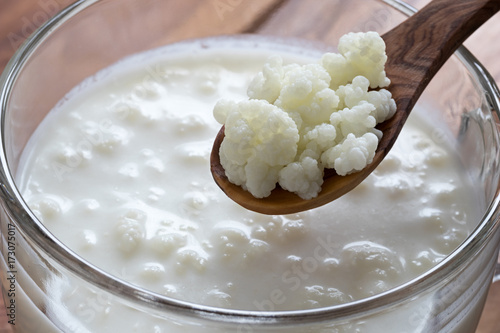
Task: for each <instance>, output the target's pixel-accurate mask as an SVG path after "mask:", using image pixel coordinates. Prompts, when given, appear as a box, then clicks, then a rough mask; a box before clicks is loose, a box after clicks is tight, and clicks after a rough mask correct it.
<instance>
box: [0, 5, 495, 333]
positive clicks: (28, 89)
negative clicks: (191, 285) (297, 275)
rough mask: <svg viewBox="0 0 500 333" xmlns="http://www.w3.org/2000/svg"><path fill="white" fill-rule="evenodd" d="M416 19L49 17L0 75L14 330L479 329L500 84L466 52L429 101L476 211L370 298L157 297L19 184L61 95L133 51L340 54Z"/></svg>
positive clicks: (7, 277)
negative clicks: (463, 235) (218, 300)
mask: <svg viewBox="0 0 500 333" xmlns="http://www.w3.org/2000/svg"><path fill="white" fill-rule="evenodd" d="M313 4H314V5H313ZM325 13H327V14H326V15H325ZM411 13H412V8H411V7H409V6H407V5H406V4H405V3H403V2H399V1H375V0H374V1H366V0H356V1H355V0H353V1H337V0H321V1H319V0H318V1H315V2H314V3H313V2H299V1H295V2H294V1H291V2H283V1H272V0H268V1H259V2H250V1H241V0H218V1H201V0H200V1H196V0H185V1H182V2H180V1H175V0H162V1H159V0H100V1H99V0H81V1H76V2H75V3H74V4H72V5H70V6H69V7H67V8H66V9H64V10H63V11H61V12H60V13H59V14H57V15H56V16H55V17H54V18H52V19H51V20H49V21H48V22H47V23H46V24H45V25H43V26H42V27H41V28H40V29H38V30H37V31H36V32H35V33H34V34H33V35H32V36H31V37H30V38H29V39H28V40H27V41H26V42H25V43H24V44H23V45H22V46H21V47H20V49H19V50H18V51H17V53H16V54H15V55H14V57H13V58H12V60H11V61H10V62H9V64H8V65H7V67H6V69H5V71H4V72H3V74H2V76H1V78H0V89H1V90H0V107H1V126H0V138H1V140H2V150H1V153H0V158H1V170H0V183H1V184H2V186H1V198H2V206H3V211H2V214H1V217H2V220H1V229H2V233H1V237H2V254H3V255H2V258H1V261H0V263H1V266H2V270H1V271H2V283H3V296H4V300H5V304H6V306H7V314H8V317H9V318H10V320H15V324H16V325H15V326H13V328H15V330H16V332H35V331H37V332H91V331H103V332H115V331H122V332H136V331H140V332H369V333H371V332H373V333H375V332H398V333H404V332H464V333H470V332H473V331H474V330H475V327H476V326H477V322H478V320H479V317H480V314H481V311H482V307H483V305H484V301H485V298H486V294H487V292H488V289H489V285H490V283H491V281H492V278H493V277H494V271H495V267H496V262H497V257H498V247H499V246H498V245H499V237H500V232H499V230H498V214H499V208H498V200H499V197H498V191H499V188H498V177H499V170H500V168H499V167H498V161H499V160H500V158H499V157H500V156H499V132H498V112H499V110H500V108H499V105H500V103H499V93H498V89H497V88H496V86H495V83H494V80H493V79H492V78H491V77H490V75H489V74H488V73H487V71H486V70H485V69H484V68H483V66H482V65H481V64H480V63H479V62H478V61H477V60H476V59H475V58H474V56H473V55H471V54H470V53H469V52H468V51H467V50H466V49H465V48H463V47H462V48H460V49H459V51H457V53H456V55H455V56H454V57H453V59H450V61H448V62H447V64H446V65H445V66H444V67H443V69H442V70H441V71H440V72H439V73H438V75H437V76H436V77H435V79H434V80H433V81H432V82H431V84H430V86H429V87H428V89H427V90H426V92H425V93H424V95H423V96H422V103H426V104H427V105H431V106H432V107H435V108H436V109H438V110H441V111H442V114H440V116H439V119H440V122H441V125H443V126H445V127H447V128H448V129H449V131H450V133H452V134H453V140H454V142H455V144H456V146H457V149H458V151H459V154H460V158H461V161H462V163H463V166H464V167H465V168H466V170H467V171H468V173H469V174H470V176H471V178H472V181H473V183H474V184H475V186H477V188H478V193H480V196H482V198H481V199H482V200H481V202H482V207H480V209H481V212H482V219H481V220H479V221H477V228H476V229H475V230H474V231H473V232H472V233H471V234H470V236H469V237H468V238H467V239H466V240H465V241H464V242H463V243H462V244H461V245H460V246H459V247H458V248H457V249H456V250H455V251H453V252H452V253H451V254H450V255H449V256H448V257H447V258H446V259H445V260H443V261H442V262H440V263H439V264H437V265H436V266H435V267H434V268H433V269H431V270H429V271H427V272H426V273H424V274H422V275H421V276H418V277H417V278H415V279H413V280H411V281H408V282H407V283H405V284H403V285H401V286H399V287H397V288H394V289H391V290H388V291H386V292H383V293H381V294H377V295H375V296H372V297H368V298H364V299H361V300H358V301H354V302H350V303H347V304H343V305H338V306H332V307H327V308H319V309H314V310H297V311H280V312H273V311H243V310H229V309H222V308H215V307H210V306H203V305H199V304H192V303H189V302H183V301H179V300H175V299H172V298H169V297H166V296H162V295H159V294H155V293H152V292H150V291H148V290H145V289H141V288H138V287H135V286H133V285H131V284H129V283H127V282H126V281H122V280H120V279H117V278H115V277H113V276H112V275H111V274H109V273H108V272H105V271H103V270H101V269H98V268H96V267H94V266H92V265H91V264H89V263H87V262H86V261H85V260H83V259H82V258H80V257H79V256H78V255H77V254H76V253H74V252H72V251H71V250H70V249H68V248H67V247H66V246H65V245H64V244H62V243H61V242H60V241H59V240H58V239H57V238H55V237H54V236H53V235H52V234H51V233H50V232H49V231H48V230H47V229H46V228H45V227H44V225H43V224H42V223H41V222H40V221H39V220H38V219H37V218H36V217H35V215H34V214H33V212H32V211H31V210H30V209H29V207H28V206H27V205H26V203H25V202H24V200H23V197H22V196H21V194H20V193H19V191H18V188H17V185H16V181H15V178H14V175H15V174H16V171H17V168H18V165H19V160H20V156H21V153H22V151H23V148H24V147H25V145H26V143H27V141H28V139H29V138H30V136H31V135H32V134H33V132H34V131H35V129H36V128H37V126H38V125H39V124H40V122H41V121H42V119H43V118H44V117H45V116H46V115H47V113H48V112H49V111H50V110H51V109H52V108H53V107H54V106H55V105H56V104H57V103H58V101H59V100H61V99H62V98H64V96H65V95H66V94H67V93H68V92H69V91H70V90H71V89H72V88H73V87H74V86H75V85H77V84H78V83H80V82H81V81H82V80H83V79H85V78H86V77H89V76H91V75H93V74H94V73H96V72H97V71H99V70H101V69H103V68H105V67H107V66H109V65H111V64H113V63H115V62H116V61H118V60H120V59H122V58H124V57H126V56H129V55H131V54H135V53H138V52H142V51H145V50H150V49H153V48H156V47H159V46H162V45H165V44H170V43H175V42H178V41H183V40H187V39H192V38H203V37H210V36H218V35H233V34H258V35H264V36H277V37H280V38H293V39H294V40H304V41H307V43H311V45H329V46H331V48H334V45H335V43H336V42H337V40H338V38H339V37H340V36H342V35H343V34H345V33H347V32H350V31H368V30H375V31H378V32H379V33H381V34H382V33H384V32H385V31H388V30H389V29H390V28H391V27H393V26H395V25H397V24H398V23H400V22H401V21H403V20H404V19H405V17H407V15H410V14H411ZM328 48H329V47H326V49H328ZM433 133H434V134H435V138H436V140H438V139H439V138H440V137H441V135H442V131H441V130H439V129H436V131H435V132H433ZM63 290H64V291H65V292H66V297H65V298H62V297H61V292H62V291H63ZM110 311H111V312H116V311H119V312H120V313H121V314H120V318H121V320H120V323H119V324H118V326H117V327H110V326H102V327H99V329H96V328H95V327H94V328H91V327H92V325H93V322H94V321H95V320H96V318H97V317H99V316H100V315H102V314H103V313H108V312H110ZM129 313H134V315H133V316H128V314H129ZM138 313H139V314H140V318H141V319H140V322H138V321H136V319H135V318H137V316H136V315H137V314H138Z"/></svg>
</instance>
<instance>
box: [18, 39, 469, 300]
mask: <svg viewBox="0 0 500 333" xmlns="http://www.w3.org/2000/svg"><path fill="white" fill-rule="evenodd" d="M229 44H230V43H229ZM229 44H227V45H226V44H224V45H222V44H220V43H219V44H218V43H214V45H215V47H207V44H203V45H202V46H200V45H199V44H197V43H194V44H192V45H190V44H186V45H185V46H183V47H175V48H173V47H170V48H169V47H167V48H165V49H163V50H160V51H156V52H155V53H150V54H148V55H141V56H138V57H135V58H132V59H130V60H128V61H125V62H122V63H119V64H118V65H116V66H114V67H112V68H111V69H108V70H105V71H103V72H101V73H99V74H98V75H97V76H96V77H94V78H91V79H89V80H87V81H85V82H84V83H83V84H82V85H81V86H80V87H78V88H76V89H75V90H74V91H73V92H72V93H71V94H70V95H69V96H68V97H67V98H66V99H65V100H64V101H63V102H62V103H60V105H58V106H57V107H56V109H55V110H53V111H52V113H51V114H50V115H49V116H48V117H47V119H46V120H45V121H44V123H43V124H42V126H41V127H40V128H39V129H38V131H37V133H36V134H35V135H34V137H33V139H32V140H31V142H30V144H29V145H28V148H27V149H26V151H25V154H24V156H23V163H22V164H23V165H22V167H21V172H20V174H19V177H18V178H19V179H20V180H21V190H22V192H23V195H24V197H25V199H26V201H27V202H28V204H29V206H30V207H31V209H32V210H33V211H34V212H35V213H36V215H37V216H38V217H39V218H40V219H41V220H42V222H43V223H44V224H45V225H46V226H47V228H48V229H49V230H50V231H51V232H52V233H54V235H55V236H56V237H58V238H59V239H60V240H61V241H62V242H64V243H65V244H66V245H67V246H69V247H70V248H71V249H73V250H74V251H76V252H77V253H78V254H79V255H81V256H82V257H83V258H84V259H86V260H88V261H90V262H91V263H93V264H95V265H96V266H98V267H100V268H103V269H104V270H106V271H108V272H110V273H111V274H113V275H116V276H118V277H120V278H123V279H125V280H127V281H129V282H131V283H133V284H136V285H139V286H142V287H144V288H147V289H150V290H153V291H155V292H158V293H160V294H163V295H167V296H171V297H174V298H177V299H181V300H186V301H191V302H196V303H201V304H206V305H213V306H218V307H225V308H232V309H247V310H294V309H308V308H317V307H322V306H329V305H335V304H341V303H345V302H349V301H351V300H356V299H361V298H364V297H368V296H371V295H375V294H377V293H380V292H382V291H385V290H388V289H390V288H392V287H395V286H398V285H400V284H402V283H404V282H407V281H409V280H411V279H412V278H415V277H417V276H418V275H419V274H421V273H423V272H425V271H427V270H428V269H429V268H431V267H433V266H434V265H436V264H437V263H439V262H440V261H441V260H442V259H443V258H444V257H445V256H446V255H447V254H449V253H450V252H451V251H452V250H453V249H455V248H456V247H457V246H458V245H459V244H460V243H461V242H462V241H463V240H464V239H465V238H466V237H467V235H468V234H469V233H470V232H471V230H472V229H473V228H474V227H475V224H476V221H478V212H477V211H476V208H475V207H474V203H475V199H474V197H475V196H474V194H473V193H474V192H473V190H472V188H471V186H470V185H469V184H468V183H467V182H464V179H466V178H467V176H466V175H465V174H464V172H463V171H462V170H461V169H460V167H459V166H458V163H457V159H456V156H455V153H454V152H453V151H452V149H450V148H449V147H448V145H446V144H445V143H444V142H443V140H437V141H436V140H434V138H435V137H436V136H433V135H431V131H432V130H433V129H434V128H433V127H431V126H428V125H427V124H425V123H424V122H422V121H421V120H420V119H419V118H422V117H425V110H417V111H414V112H413V114H412V116H411V117H410V119H409V120H408V122H407V124H406V125H405V128H404V130H403V132H402V133H401V136H400V138H399V139H398V141H397V143H396V145H395V146H394V148H393V149H392V151H391V153H390V154H389V156H388V157H387V158H386V159H385V160H384V161H383V162H382V163H381V165H380V166H379V167H378V168H377V169H376V171H375V172H374V173H373V174H372V175H371V176H370V177H368V178H367V179H366V180H365V181H364V182H363V183H362V184H361V185H360V186H358V187H357V188H356V189H355V190H353V191H352V192H351V193H349V194H347V195H345V196H344V197H342V198H340V199H338V200H336V201H335V202H332V203H330V204H328V205H326V206H324V207H321V208H319V209H315V210H313V211H308V212H303V213H300V214H294V215H287V216H266V215H260V214H257V213H253V212H250V211H247V210H245V209H243V208H241V207H239V206H238V205H236V204H235V203H233V202H232V201H231V200H230V199H228V198H227V197H226V196H225V195H224V194H223V193H222V191H221V190H220V189H219V188H218V187H217V185H216V184H215V183H214V181H213V180H212V177H211V175H210V169H209V155H210V151H211V147H212V144H213V140H214V138H215V135H216V133H217V132H218V130H219V129H220V125H219V124H218V123H217V122H216V121H215V120H214V119H213V116H212V109H213V106H214V105H215V103H216V102H217V101H218V100H219V99H221V98H227V99H232V100H236V101H237V100H242V99H245V98H247V97H246V87H247V86H248V83H249V81H250V80H251V79H252V77H253V76H254V75H255V74H256V73H257V72H258V71H260V70H261V69H262V65H263V63H264V61H265V60H266V58H267V56H268V55H269V51H268V50H266V48H265V47H262V48H263V49H259V48H254V47H253V46H252V45H250V44H248V45H244V47H241V45H239V46H238V47H236V48H231V47H230V46H229ZM273 52H274V53H276V52H277V51H276V50H273ZM282 56H283V57H284V58H285V60H286V61H288V62H289V61H297V60H298V59H302V61H306V60H308V61H315V59H313V60H311V59H310V58H308V57H306V56H301V55H297V54H294V55H292V54H290V53H288V52H285V51H283V52H282ZM439 138H442V137H441V136H439Z"/></svg>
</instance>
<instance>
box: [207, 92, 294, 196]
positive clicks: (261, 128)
mask: <svg viewBox="0 0 500 333" xmlns="http://www.w3.org/2000/svg"><path fill="white" fill-rule="evenodd" d="M214 115H215V117H216V119H218V120H223V121H222V122H223V123H225V133H224V134H225V138H224V141H223V142H222V144H221V146H220V160H221V164H222V166H223V167H224V170H225V171H226V175H227V176H228V179H229V181H231V182H232V183H234V184H237V185H241V186H243V187H244V188H245V189H247V190H248V191H250V193H252V195H254V196H255V197H258V198H262V197H266V196H268V195H269V194H270V192H271V190H272V189H274V187H275V184H276V182H277V181H278V172H279V170H280V169H282V168H283V167H284V166H285V165H287V164H289V163H291V162H293V161H294V159H295V155H296V154H297V143H298V141H299V133H298V129H297V126H296V125H295V122H294V121H293V120H292V119H291V118H290V116H289V115H288V114H287V113H286V112H284V111H283V110H281V109H280V108H278V107H277V106H275V105H273V104H269V102H267V101H266V100H248V101H241V102H239V103H234V102H230V101H220V102H218V103H217V105H216V106H215V108H214Z"/></svg>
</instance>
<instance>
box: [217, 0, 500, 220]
mask: <svg viewBox="0 0 500 333" xmlns="http://www.w3.org/2000/svg"><path fill="white" fill-rule="evenodd" d="M499 9H500V0H434V1H432V2H431V3H429V4H428V5H427V6H426V7H424V8H423V9H422V10H420V11H419V12H417V13H416V14H415V15H413V16H411V17H410V18H408V19H407V20H406V21H405V22H403V23H401V24H400V25H398V26H397V27H395V28H394V29H392V30H391V31H389V32H387V33H386V34H384V35H383V36H382V38H383V39H384V41H385V43H386V53H387V57H388V60H387V63H386V73H387V77H389V79H390V80H391V85H390V86H389V91H390V92H391V93H392V96H393V98H394V100H395V101H396V104H397V111H396V113H395V114H394V116H393V117H392V118H390V119H389V120H387V121H385V122H383V123H381V124H379V126H377V128H378V129H380V130H381V131H382V132H383V137H382V139H381V140H380V142H379V145H378V147H377V150H376V152H375V157H374V159H373V162H372V163H371V164H370V165H368V166H367V167H366V168H364V169H363V170H361V171H359V172H356V173H352V174H349V175H347V176H339V175H337V174H336V173H335V171H334V170H332V169H325V174H324V177H323V178H324V183H323V185H322V190H321V192H320V193H319V194H318V196H317V197H316V198H313V199H310V200H304V199H301V198H300V197H299V196H297V195H296V194H294V193H291V192H288V191H285V190H283V189H282V188H280V187H279V186H278V187H277V188H276V189H274V190H273V191H272V192H271V195H270V196H269V197H267V198H263V199H257V198H255V197H254V196H253V195H252V194H251V193H250V192H248V191H245V190H244V189H243V188H241V187H240V186H237V185H234V184H232V183H230V182H229V180H228V179H227V177H226V175H225V172H224V168H223V167H222V166H221V164H220V160H219V149H220V145H221V143H222V140H223V139H224V127H222V129H221V130H220V132H219V134H218V135H217V137H216V139H215V142H214V146H213V149H212V154H211V157H210V168H211V171H212V175H213V177H214V179H215V182H216V183H217V184H218V185H219V186H220V188H221V189H222V190H223V191H224V192H225V193H226V195H227V196H228V197H230V198H231V199H233V200H234V201H235V202H237V203H238V204H240V205H241V206H243V207H245V208H247V209H250V210H253V211H256V212H260V213H263V214H290V213H296V212H300V211H304V210H308V209H311V208H315V207H319V206H322V205H324V204H326V203H328V202H330V201H333V200H335V199H337V198H338V197H340V196H342V195H344V194H345V193H347V192H349V191H350V190H352V189H353V188H354V187H356V186H357V185H358V184H359V183H361V181H363V179H365V178H366V177H367V176H368V175H369V174H370V173H371V172H372V171H373V170H374V169H375V168H376V167H377V165H378V164H379V163H380V162H381V161H382V160H383V158H384V157H385V156H386V155H387V153H388V152H389V150H390V149H391V147H392V146H393V144H394V142H395V141H396V138H397V136H398V135H399V133H400V132H401V129H402V128H403V125H404V123H405V121H406V119H407V118H408V116H409V114H410V111H411V110H412V108H413V106H414V105H415V103H416V102H417V100H418V98H419V97H420V95H421V94H422V92H423V90H424V88H425V87H426V86H427V84H428V83H429V81H430V80H431V79H432V78H433V77H434V75H435V74H436V72H437V71H438V70H439V69H440V68H441V66H442V65H443V64H444V63H445V62H446V60H447V59H448V58H449V57H451V55H452V54H453V52H455V50H456V49H457V48H458V47H459V46H460V45H461V44H462V43H463V42H464V41H465V40H466V39H467V37H469V35H471V34H472V32H474V31H475V30H476V29H477V28H479V27H480V26H481V25H482V24H483V23H484V22H486V21H487V20H488V19H489V18H490V17H491V16H493V15H494V14H495V13H496V12H497V11H498V10H499ZM485 47H488V46H487V45H485Z"/></svg>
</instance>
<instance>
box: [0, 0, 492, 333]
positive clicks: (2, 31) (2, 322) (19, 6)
mask: <svg viewBox="0 0 500 333" xmlns="http://www.w3.org/2000/svg"><path fill="white" fill-rule="evenodd" d="M70 2H72V1H71V0H0V70H3V68H4V67H5V65H6V64H7V62H8V59H10V57H11V56H12V54H13V53H14V51H15V49H17V47H18V46H19V45H20V43H21V42H22V40H24V39H25V38H26V37H27V36H28V35H29V34H30V33H31V32H32V31H33V29H34V28H36V26H38V25H40V24H42V21H44V20H45V19H47V18H48V17H49V16H52V15H53V14H54V13H56V12H57V11H59V10H60V9H62V7H63V6H65V5H67V4H69V3H70ZM179 2H182V1H179ZM331 2H332V1H331V0H288V1H287V4H286V6H281V9H280V10H279V11H278V12H277V13H276V15H275V18H283V19H286V18H287V16H288V15H290V13H295V12H299V13H300V12H301V11H306V12H307V13H308V15H314V16H315V21H316V23H317V25H316V26H315V29H313V30H316V33H318V34H321V38H326V39H330V40H332V41H335V40H337V39H338V37H340V36H339V35H337V34H334V33H332V32H331V29H329V26H330V24H332V22H335V23H333V24H338V25H339V26H341V28H340V29H334V30H336V31H339V32H338V33H339V34H341V33H345V32H348V31H351V30H356V29H358V28H359V29H365V28H367V29H369V27H370V26H371V25H375V26H377V27H382V30H384V28H385V26H386V22H384V21H383V20H382V21H372V22H368V23H366V24H367V25H365V26H363V27H359V25H358V24H357V23H356V20H355V19H353V18H352V17H336V14H335V13H332V12H331V11H328V8H329V6H330V5H331ZM407 2H408V3H410V4H412V5H414V6H415V7H417V8H421V7H423V5H424V4H426V3H427V2H429V0H407ZM342 5H344V6H351V7H353V15H357V17H359V16H366V17H368V16H369V15H370V13H369V12H366V11H365V10H364V9H363V7H358V8H355V5H354V4H353V1H342ZM242 6H247V7H245V8H250V9H251V8H252V6H258V7H259V8H261V9H260V10H263V8H265V7H261V1H260V0H259V1H252V0H242ZM259 8H254V9H255V10H259ZM381 10H383V9H382V6H381ZM229 15H230V13H229V12H228V16H229ZM228 19H229V18H228ZM235 21H237V20H231V21H226V20H225V21H224V22H226V23H227V24H241V25H240V27H241V29H243V30H245V29H248V30H254V29H255V26H254V25H253V23H252V22H251V21H247V22H243V23H242V22H235ZM310 28H311V27H307V26H305V23H304V22H300V21H298V20H289V22H288V24H287V25H286V26H284V27H283V28H282V29H283V31H281V32H280V31H277V32H278V33H280V34H281V35H293V36H298V37H308V36H307V35H308V34H311V32H310V31H311V30H310ZM387 28H389V25H387ZM259 29H262V30H263V31H265V30H266V29H268V30H269V31H276V30H274V29H276V27H273V25H272V24H271V23H269V24H263V25H262V26H261V27H260V28H259ZM499 35H500V16H499V15H498V14H497V15H496V16H495V17H493V19H491V20H490V21H489V22H487V23H486V24H485V25H484V26H483V27H481V28H480V29H479V30H478V31H477V32H475V33H474V34H473V35H472V36H471V37H470V38H469V39H468V40H467V41H466V42H465V45H466V46H467V47H468V48H469V49H470V50H471V51H472V52H473V53H474V54H475V55H476V56H477V57H478V59H479V60H480V61H481V62H482V63H483V64H484V65H485V66H486V67H487V68H488V70H489V71H490V73H491V74H492V75H493V77H494V78H495V79H496V81H497V82H498V83H500V61H499V60H498V55H499V54H500V43H498V36H499ZM311 39H315V37H314V36H312V37H311ZM318 39H319V38H318ZM0 303H1V299H0ZM499 309H500V283H497V284H495V285H493V286H492V288H491V291H490V293H489V294H488V299H487V303H486V306H485V309H484V312H483V316H482V318H481V322H480V325H479V327H478V329H477V330H476V333H499V332H500V316H499V311H500V310H499ZM12 332H13V331H12V329H11V327H10V325H9V324H8V323H7V317H6V314H5V311H4V309H3V310H0V333H12ZM471 333H472V332H471Z"/></svg>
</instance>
